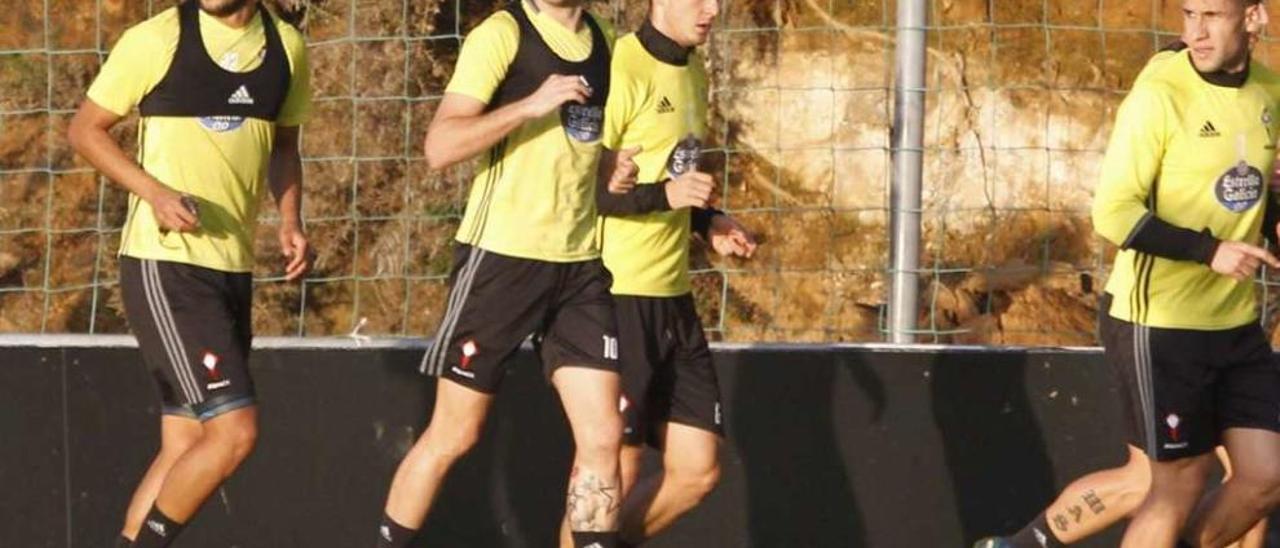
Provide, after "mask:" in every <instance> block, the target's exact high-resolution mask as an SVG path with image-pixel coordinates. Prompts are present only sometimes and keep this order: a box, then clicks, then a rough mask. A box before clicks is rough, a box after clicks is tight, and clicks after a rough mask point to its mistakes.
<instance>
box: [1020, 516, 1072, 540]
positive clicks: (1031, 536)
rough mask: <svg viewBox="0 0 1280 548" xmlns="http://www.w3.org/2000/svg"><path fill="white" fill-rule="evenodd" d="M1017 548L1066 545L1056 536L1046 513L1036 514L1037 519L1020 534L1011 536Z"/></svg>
mask: <svg viewBox="0 0 1280 548" xmlns="http://www.w3.org/2000/svg"><path fill="white" fill-rule="evenodd" d="M1009 541H1010V542H1012V543H1013V545H1014V546H1016V547H1017V548H1062V547H1064V546H1066V545H1065V544H1063V543H1062V541H1060V540H1058V537H1056V536H1054V532H1053V528H1052V527H1049V520H1048V519H1046V518H1045V515H1044V513H1043V512H1042V513H1041V514H1040V515H1038V516H1036V519H1034V520H1032V521H1031V523H1028V524H1027V526H1026V527H1023V528H1022V530H1021V531H1018V534H1016V535H1013V536H1012V537H1010V538H1009Z"/></svg>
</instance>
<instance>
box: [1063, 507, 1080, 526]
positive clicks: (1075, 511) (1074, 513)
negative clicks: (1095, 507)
mask: <svg viewBox="0 0 1280 548" xmlns="http://www.w3.org/2000/svg"><path fill="white" fill-rule="evenodd" d="M1067 513H1068V514H1071V518H1072V519H1074V520H1075V522H1076V523H1080V516H1082V515H1084V508H1081V507H1079V506H1072V507H1071V508H1068V509H1067Z"/></svg>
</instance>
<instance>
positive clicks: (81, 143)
mask: <svg viewBox="0 0 1280 548" xmlns="http://www.w3.org/2000/svg"><path fill="white" fill-rule="evenodd" d="M67 140H68V142H69V143H70V144H71V148H73V149H75V151H76V153H77V154H79V155H80V156H81V157H83V158H84V159H85V161H87V162H89V165H91V166H93V167H94V169H97V170H98V171H99V172H101V173H102V174H103V175H106V176H107V178H108V179H111V180H112V181H115V183H116V184H118V185H120V186H122V187H124V188H125V189H126V190H128V191H129V192H132V193H133V194H136V195H137V196H138V197H139V198H142V199H143V200H145V201H148V202H150V201H151V199H152V197H153V196H154V195H155V194H156V192H159V191H161V190H163V189H165V188H166V187H165V186H164V184H163V183H161V182H160V181H159V180H157V179H156V178H155V177H152V176H151V174H149V173H147V172H146V171H143V169H142V167H141V166H139V165H138V163H137V162H136V161H134V160H133V159H132V158H130V157H129V156H128V155H127V154H125V152H124V150H123V149H121V148H120V145H119V144H118V143H116V141H115V139H114V138H113V137H112V136H111V134H110V133H107V130H106V129H103V128H99V127H95V126H93V125H90V124H85V123H78V122H77V121H76V120H72V122H71V127H70V128H69V129H68V131H67Z"/></svg>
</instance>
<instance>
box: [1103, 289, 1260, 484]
mask: <svg viewBox="0 0 1280 548" xmlns="http://www.w3.org/2000/svg"><path fill="white" fill-rule="evenodd" d="M1110 305H1111V296H1110V295H1107V294H1104V295H1103V298H1102V299H1101V301H1100V303H1099V331H1100V334H1101V336H1102V344H1103V347H1104V349H1105V353H1106V359H1107V361H1108V362H1109V363H1110V364H1111V366H1112V367H1114V368H1115V371H1116V374H1117V376H1118V377H1119V379H1120V381H1121V384H1122V385H1123V386H1124V388H1125V390H1124V391H1123V393H1124V396H1125V401H1124V402H1123V403H1124V405H1123V406H1122V407H1123V408H1124V412H1125V415H1126V418H1127V419H1128V422H1129V425H1130V435H1131V443H1133V445H1135V446H1137V447H1141V448H1142V449H1143V450H1144V451H1146V453H1147V455H1148V456H1149V457H1151V458H1153V459H1156V460H1158V461H1170V460H1177V459H1182V458H1187V457H1194V456H1197V455H1202V454H1205V453H1208V452H1210V451H1213V448H1214V447H1215V446H1217V445H1218V444H1219V443H1220V437H1221V435H1222V432H1223V431H1225V430H1226V429H1228V428H1258V429H1262V430H1270V431H1273V432H1280V371H1278V370H1277V369H1276V363H1275V360H1274V357H1273V354H1272V350H1271V345H1270V343H1269V342H1268V341H1267V337H1266V335H1265V334H1263V331H1262V327H1261V326H1259V325H1258V323H1257V322H1250V323H1249V324H1247V325H1243V326H1240V327H1236V328H1232V329H1223V330H1217V331H1202V330H1192V329H1167V328H1159V327H1149V326H1144V325H1137V324H1132V323H1129V322H1125V321H1122V320H1118V319H1115V318H1113V317H1111V315H1110V314H1109V313H1108V311H1109V310H1110Z"/></svg>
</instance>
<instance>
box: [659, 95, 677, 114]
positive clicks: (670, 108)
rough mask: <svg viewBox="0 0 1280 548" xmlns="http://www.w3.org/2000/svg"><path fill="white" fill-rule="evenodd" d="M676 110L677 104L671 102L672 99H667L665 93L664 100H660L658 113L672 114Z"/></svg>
mask: <svg viewBox="0 0 1280 548" xmlns="http://www.w3.org/2000/svg"><path fill="white" fill-rule="evenodd" d="M675 111H676V106H675V105H673V104H671V99H667V97H666V96H665V95H664V96H663V97H662V100H661V101H659V102H658V114H670V113H672V112H675Z"/></svg>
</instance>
